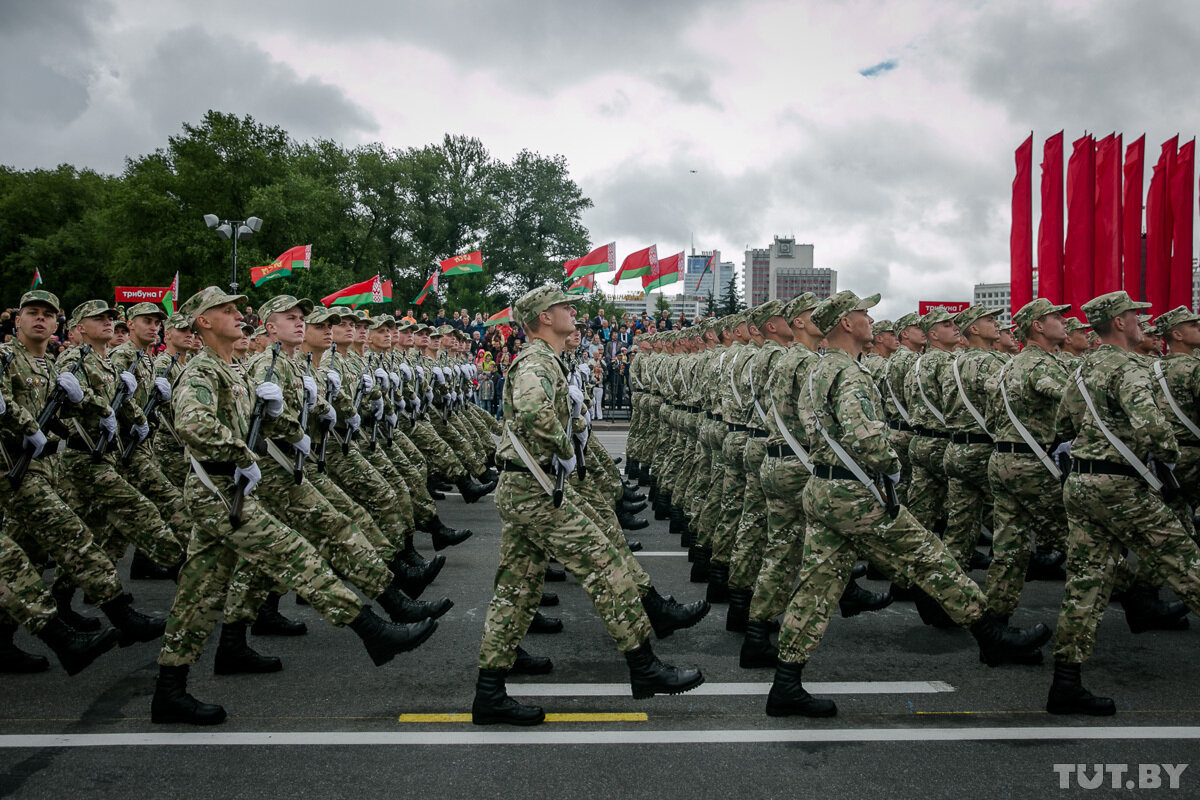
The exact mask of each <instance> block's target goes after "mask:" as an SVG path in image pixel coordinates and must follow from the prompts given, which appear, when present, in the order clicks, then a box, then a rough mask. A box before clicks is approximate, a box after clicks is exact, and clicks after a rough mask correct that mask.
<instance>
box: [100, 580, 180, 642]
mask: <svg viewBox="0 0 1200 800" xmlns="http://www.w3.org/2000/svg"><path fill="white" fill-rule="evenodd" d="M100 610H101V611H103V612H104V616H106V617H108V621H109V622H111V623H112V624H113V627H114V628H116V629H117V630H118V631H120V633H121V638H120V640H119V641H118V644H120V645H121V647H129V645H131V644H133V643H134V642H153V641H155V640H156V639H161V638H162V635H163V631H165V630H166V629H167V621H166V620H165V619H163V618H162V617H149V616H146V615H145V614H143V613H142V612H140V611H138V610H136V609H135V608H134V607H133V595H131V594H129V593H126V594H123V595H121V596H120V597H118V598H117V599H115V600H109V601H108V602H107V603H104V604H103V605H101V606H100Z"/></svg>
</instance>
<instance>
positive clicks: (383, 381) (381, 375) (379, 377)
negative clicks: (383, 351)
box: [375, 367, 392, 392]
mask: <svg viewBox="0 0 1200 800" xmlns="http://www.w3.org/2000/svg"><path fill="white" fill-rule="evenodd" d="M375 381H376V383H378V384H379V388H381V389H383V390H384V391H385V392H386V391H387V390H388V389H390V388H392V385H391V383H390V382H389V381H388V374H387V373H386V372H384V370H383V367H380V368H379V369H376V370H375Z"/></svg>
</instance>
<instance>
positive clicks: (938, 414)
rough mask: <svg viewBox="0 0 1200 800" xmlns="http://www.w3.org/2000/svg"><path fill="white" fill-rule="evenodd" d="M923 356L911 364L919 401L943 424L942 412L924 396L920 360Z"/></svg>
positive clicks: (944, 422) (944, 421)
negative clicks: (915, 374) (919, 396)
mask: <svg viewBox="0 0 1200 800" xmlns="http://www.w3.org/2000/svg"><path fill="white" fill-rule="evenodd" d="M924 358H925V356H920V357H919V358H918V359H917V363H916V364H913V369H914V370H916V372H917V392H918V393H919V394H920V395H921V402H922V403H924V404H925V407H926V408H927V409H929V413H930V414H933V416H934V418H935V419H936V420H937V421H938V422H940V423H942V424H943V425H945V424H946V418H945V417H943V416H942V412H940V411H938V410H937V409H936V408H934V407H933V403H931V402H929V398H928V397H926V396H925V387H924V386H922V385H921V361H922V360H923V359H924Z"/></svg>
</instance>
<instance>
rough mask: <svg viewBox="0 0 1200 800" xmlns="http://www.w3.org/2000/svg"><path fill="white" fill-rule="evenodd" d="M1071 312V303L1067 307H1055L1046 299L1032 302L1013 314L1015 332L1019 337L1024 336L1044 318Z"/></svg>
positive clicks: (1042, 298)
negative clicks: (1030, 327)
mask: <svg viewBox="0 0 1200 800" xmlns="http://www.w3.org/2000/svg"><path fill="white" fill-rule="evenodd" d="M1070 310H1071V306H1070V304H1069V303H1068V304H1066V305H1055V304H1054V303H1051V302H1050V301H1049V300H1047V299H1046V298H1044V297H1039V298H1038V299H1036V300H1030V301H1029V302H1028V303H1026V304H1025V305H1023V306H1021V307H1020V308H1019V309H1017V313H1015V314H1013V330H1014V331H1015V332H1016V334H1017V335H1018V336H1024V335H1025V334H1026V332H1028V331H1029V326H1030V325H1032V324H1033V323H1035V322H1037V321H1038V320H1039V319H1041V318H1042V317H1046V316H1049V315H1050V314H1061V313H1062V312H1064V311H1070Z"/></svg>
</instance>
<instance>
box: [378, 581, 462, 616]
mask: <svg viewBox="0 0 1200 800" xmlns="http://www.w3.org/2000/svg"><path fill="white" fill-rule="evenodd" d="M375 602H376V603H379V607H380V608H382V609H383V610H384V611H386V612H387V615H388V616H389V617H391V618H392V622H399V623H401V624H407V623H409V622H420V621H421V620H423V619H437V618H438V617H440V616H442V615H443V614H445V613H446V612H447V611H449V610H450V609H451V608H453V607H454V601H453V600H451V599H450V598H449V597H443V598H442V599H441V600H434V601H433V602H432V603H430V602H426V601H425V600H410V599H408V598H407V597H405V596H404V594H403V593H402V592H401V591H400V590H399V589H397V588H396V587H395V586H389V587H388V588H386V589H384V590H383V594H381V595H379V597H376V598H375Z"/></svg>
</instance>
